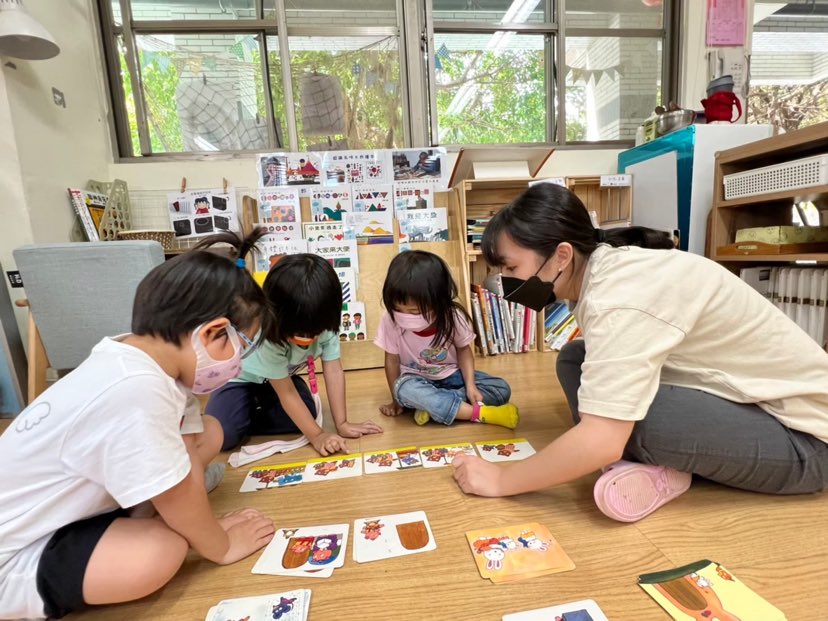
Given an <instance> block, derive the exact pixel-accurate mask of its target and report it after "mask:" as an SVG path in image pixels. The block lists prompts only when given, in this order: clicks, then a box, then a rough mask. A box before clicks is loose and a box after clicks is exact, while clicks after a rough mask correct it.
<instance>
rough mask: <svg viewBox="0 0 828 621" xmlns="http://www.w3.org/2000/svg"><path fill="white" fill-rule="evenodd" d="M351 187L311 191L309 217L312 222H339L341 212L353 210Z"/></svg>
mask: <svg viewBox="0 0 828 621" xmlns="http://www.w3.org/2000/svg"><path fill="white" fill-rule="evenodd" d="M353 210H354V206H353V203H352V202H351V188H350V187H348V186H343V187H336V188H320V189H314V190H313V191H312V192H311V219H312V220H313V221H314V222H341V221H342V214H344V213H347V212H349V211H353Z"/></svg>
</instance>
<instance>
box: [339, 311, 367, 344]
mask: <svg viewBox="0 0 828 621" xmlns="http://www.w3.org/2000/svg"><path fill="white" fill-rule="evenodd" d="M367 336H368V326H367V325H366V321H365V304H364V303H363V302H345V303H343V304H342V311H341V313H340V321H339V340H340V341H364V340H365V339H366V338H367Z"/></svg>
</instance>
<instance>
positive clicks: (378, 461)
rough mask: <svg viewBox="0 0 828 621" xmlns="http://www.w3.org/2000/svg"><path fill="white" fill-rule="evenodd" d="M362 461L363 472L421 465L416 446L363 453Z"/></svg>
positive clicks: (376, 471) (385, 470)
mask: <svg viewBox="0 0 828 621" xmlns="http://www.w3.org/2000/svg"><path fill="white" fill-rule="evenodd" d="M362 463H363V465H364V467H365V474H379V473H382V472H397V471H398V470H408V469H409V468H418V467H420V466H422V465H423V464H422V461H421V459H420V452H419V451H418V450H417V447H416V446H406V447H404V448H397V449H388V450H385V451H373V452H371V453H363V455H362Z"/></svg>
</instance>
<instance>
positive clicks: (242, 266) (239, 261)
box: [236, 257, 247, 269]
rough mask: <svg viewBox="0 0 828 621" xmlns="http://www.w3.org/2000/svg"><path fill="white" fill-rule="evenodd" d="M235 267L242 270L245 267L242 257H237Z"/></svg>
mask: <svg viewBox="0 0 828 621" xmlns="http://www.w3.org/2000/svg"><path fill="white" fill-rule="evenodd" d="M236 267H238V268H239V269H244V268H245V267H247V262H246V261H245V260H244V257H239V258H238V259H236Z"/></svg>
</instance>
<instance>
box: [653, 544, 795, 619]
mask: <svg viewBox="0 0 828 621" xmlns="http://www.w3.org/2000/svg"><path fill="white" fill-rule="evenodd" d="M638 584H639V585H640V586H641V588H642V589H644V590H645V591H646V592H647V594H648V595H649V596H650V597H652V598H653V599H654V600H655V601H656V602H658V604H659V606H661V607H662V608H664V610H666V611H667V613H668V614H669V615H670V616H671V617H673V619H676V621H685V620H686V621H695V620H696V619H721V620H722V621H726V620H735V619H740V620H741V621H749V620H754V619H755V620H756V621H759V620H761V621H784V619H785V614H784V613H783V612H782V611H781V610H779V609H778V608H776V607H774V606H773V605H772V604H770V603H769V602H767V601H765V600H764V599H762V598H761V597H760V596H759V595H757V594H756V593H754V592H753V591H752V590H751V589H750V588H749V587H748V586H746V585H745V584H744V583H743V582H742V581H741V580H739V579H738V578H736V576H734V575H733V574H732V573H730V572H729V571H728V570H727V569H725V568H724V567H723V566H721V565H719V564H718V563H714V562H713V561H709V560H706V559H705V560H701V561H697V562H695V563H690V564H689V565H684V566H683V567H677V568H676V569H671V570H667V571H661V572H656V573H651V574H644V575H643V576H639V577H638Z"/></svg>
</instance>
